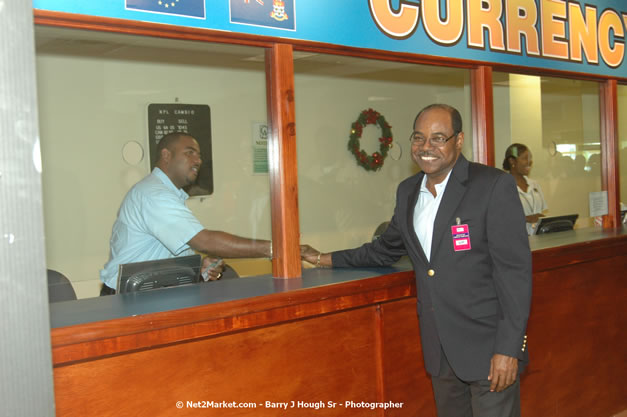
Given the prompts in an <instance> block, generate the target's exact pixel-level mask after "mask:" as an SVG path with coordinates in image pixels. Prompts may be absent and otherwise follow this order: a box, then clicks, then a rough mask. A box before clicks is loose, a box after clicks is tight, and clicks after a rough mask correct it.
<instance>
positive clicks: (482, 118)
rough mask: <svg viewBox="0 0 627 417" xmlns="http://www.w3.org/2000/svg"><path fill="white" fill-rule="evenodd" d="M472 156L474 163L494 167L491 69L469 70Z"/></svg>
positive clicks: (485, 67) (482, 67)
mask: <svg viewBox="0 0 627 417" xmlns="http://www.w3.org/2000/svg"><path fill="white" fill-rule="evenodd" d="M470 91H471V95H472V97H471V105H472V137H473V156H474V160H475V162H480V163H482V164H485V165H490V166H494V107H493V105H494V98H493V92H492V67H487V66H480V67H478V68H475V69H472V70H470Z"/></svg>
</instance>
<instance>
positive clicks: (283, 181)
mask: <svg viewBox="0 0 627 417" xmlns="http://www.w3.org/2000/svg"><path fill="white" fill-rule="evenodd" d="M266 79H267V82H266V89H267V93H266V94H267V97H268V111H269V115H268V116H269V117H268V119H269V126H268V127H269V129H268V164H269V170H270V195H271V199H270V206H271V212H272V242H273V246H274V259H273V260H272V275H273V276H275V277H280V278H297V277H300V276H301V264H300V246H299V245H300V232H299V221H298V164H297V157H296V110H295V108H294V60H293V54H292V46H291V45H286V44H274V45H273V46H272V47H271V48H269V49H267V50H266Z"/></svg>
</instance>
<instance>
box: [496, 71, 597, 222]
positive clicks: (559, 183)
mask: <svg viewBox="0 0 627 417" xmlns="http://www.w3.org/2000/svg"><path fill="white" fill-rule="evenodd" d="M493 83H494V89H493V91H494V130H495V155H496V157H495V160H496V163H497V166H498V167H501V165H502V164H503V162H504V160H505V159H506V158H505V157H506V152H508V150H509V152H508V156H512V155H511V154H512V151H513V149H514V148H513V147H510V145H512V144H513V143H519V144H522V145H525V146H526V147H527V148H528V150H529V151H530V154H531V157H532V165H531V167H530V171H529V170H528V171H527V172H526V173H525V175H524V176H526V177H527V178H528V180H529V181H527V182H528V184H529V185H530V187H529V189H528V190H526V192H525V191H524V190H521V189H520V187H519V196H520V197H521V202H522V204H523V208H525V214H527V215H529V214H530V213H532V208H531V206H535V210H534V211H539V212H541V213H542V214H543V215H545V216H560V215H567V214H578V215H579V219H578V220H577V222H576V224H575V228H578V227H588V226H592V225H593V224H595V221H594V219H593V218H591V215H590V204H589V202H590V200H589V199H590V196H591V193H595V192H600V191H601V166H600V163H601V145H600V125H599V85H598V83H596V82H589V81H579V80H570V79H560V78H551V77H537V76H530V75H518V74H506V73H497V72H495V73H494V75H493ZM518 149H522V148H518ZM517 152H519V151H517ZM514 156H515V155H514ZM518 156H523V155H518ZM508 159H509V162H513V163H516V161H515V160H513V159H511V158H508ZM518 163H519V165H524V164H526V161H520V160H519V161H518ZM512 169H515V170H517V169H518V168H515V167H514V168H512ZM516 172H517V171H516ZM536 184H537V187H536ZM534 190H539V191H540V193H538V192H534ZM592 196H595V194H593V195H592ZM542 197H543V198H544V201H545V203H546V204H545V205H543V204H541V203H538V201H537V200H538V199H542ZM529 226H530V232H532V231H533V229H532V224H530V225H529Z"/></svg>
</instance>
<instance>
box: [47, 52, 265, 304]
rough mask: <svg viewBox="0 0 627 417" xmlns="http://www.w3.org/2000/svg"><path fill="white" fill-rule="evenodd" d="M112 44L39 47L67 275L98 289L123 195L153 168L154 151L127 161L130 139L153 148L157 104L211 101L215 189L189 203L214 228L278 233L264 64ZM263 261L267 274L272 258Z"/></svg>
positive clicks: (57, 229) (50, 194)
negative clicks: (266, 158)
mask: <svg viewBox="0 0 627 417" xmlns="http://www.w3.org/2000/svg"><path fill="white" fill-rule="evenodd" d="M114 46H115V45H114ZM109 50H110V52H109V53H104V54H102V55H103V56H96V55H99V54H96V53H94V54H91V53H90V52H91V51H90V49H89V45H75V46H74V45H70V46H67V45H60V44H59V42H52V43H51V44H47V45H43V46H40V47H39V49H38V54H37V78H38V95H39V112H40V129H41V130H40V131H41V147H42V159H43V188H44V192H43V198H44V217H45V218H44V220H45V233H46V258H47V265H48V268H50V269H56V270H58V271H60V272H62V273H64V274H65V275H67V276H68V277H69V278H70V279H71V280H72V281H73V283H74V287H75V288H76V290H77V292H78V295H79V297H85V296H95V295H97V291H98V285H99V278H98V277H99V275H98V274H99V270H100V269H101V268H102V266H103V265H104V263H105V262H106V261H107V259H108V252H109V244H108V240H109V237H110V234H111V227H112V225H113V222H114V220H115V217H116V213H117V210H118V208H119V206H120V203H121V201H122V198H123V197H124V195H125V194H126V192H127V191H128V189H129V188H130V187H131V186H132V185H133V184H134V183H136V182H137V181H138V180H140V179H141V178H143V177H144V176H145V175H147V174H148V173H149V170H150V168H149V167H150V163H149V160H148V158H146V157H144V159H143V160H142V161H141V162H140V163H139V164H138V165H136V166H131V165H129V164H127V163H126V162H125V161H124V160H123V159H122V148H123V146H124V144H126V143H127V142H129V141H137V142H138V143H140V144H141V145H142V146H143V147H144V150H145V152H146V154H147V153H148V147H147V143H148V142H147V106H148V104H149V103H172V102H175V101H176V100H177V99H178V100H179V101H180V102H181V103H191V104H208V105H209V106H210V108H211V116H212V135H213V172H214V186H215V191H214V194H212V195H210V196H207V197H193V198H192V199H191V200H190V201H189V204H188V206H189V207H190V208H191V209H192V211H193V212H194V213H195V214H196V216H197V217H198V219H199V220H200V221H201V222H202V223H203V224H204V225H205V226H206V227H207V228H209V229H220V230H225V231H228V232H231V233H235V234H238V235H243V236H248V237H256V238H261V239H269V238H270V235H271V227H270V212H269V198H268V196H269V184H268V176H267V175H252V142H251V140H252V139H251V131H252V123H253V122H255V121H265V120H266V96H265V73H264V67H263V62H261V63H259V62H242V61H239V60H232V62H230V63H229V62H227V59H226V58H228V57H224V56H223V57H222V58H223V59H222V60H221V61H218V62H214V61H212V57H211V56H210V55H208V54H201V53H193V52H192V53H190V52H183V51H179V50H176V49H167V48H166V49H160V48H143V47H134V46H129V45H122V46H118V49H115V48H113V47H111V45H109ZM255 53H257V54H262V53H263V51H262V50H256V51H255ZM261 268H262V272H264V273H267V272H268V271H269V270H270V264H269V262H267V261H263V262H262V265H261ZM245 272H247V271H246V268H244V273H245Z"/></svg>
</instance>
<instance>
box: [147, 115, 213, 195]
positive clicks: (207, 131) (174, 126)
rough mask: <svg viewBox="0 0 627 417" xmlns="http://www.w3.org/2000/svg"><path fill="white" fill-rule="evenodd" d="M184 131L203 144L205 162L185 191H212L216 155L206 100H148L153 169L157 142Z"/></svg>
mask: <svg viewBox="0 0 627 417" xmlns="http://www.w3.org/2000/svg"><path fill="white" fill-rule="evenodd" d="M172 132H185V133H189V134H190V135H191V136H193V137H194V138H195V139H196V140H197V141H198V144H199V145H200V153H201V156H202V165H201V167H200V172H199V173H198V178H197V179H196V182H195V183H194V184H192V185H190V186H189V187H186V188H185V191H186V192H187V193H188V194H189V195H190V196H195V195H208V194H213V159H212V153H211V114H210V110H209V106H207V105H204V104H180V103H174V104H155V103H153V104H149V105H148V138H149V145H150V146H149V147H150V169H151V170H152V169H153V168H154V167H155V162H156V160H157V145H158V144H159V141H161V138H163V137H164V136H165V135H167V134H168V133H172Z"/></svg>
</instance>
